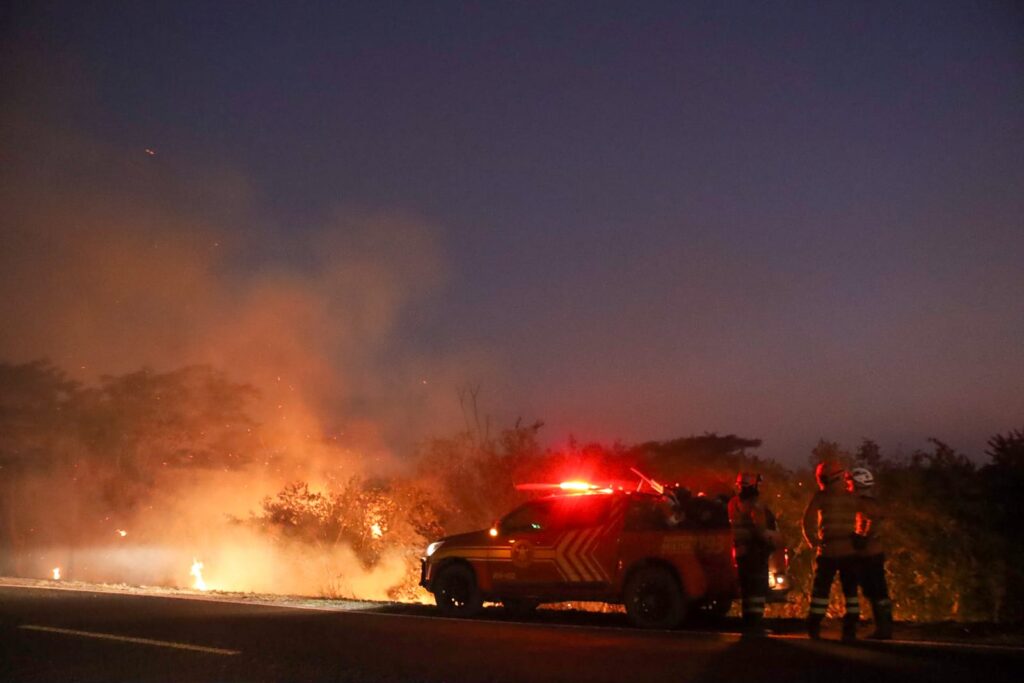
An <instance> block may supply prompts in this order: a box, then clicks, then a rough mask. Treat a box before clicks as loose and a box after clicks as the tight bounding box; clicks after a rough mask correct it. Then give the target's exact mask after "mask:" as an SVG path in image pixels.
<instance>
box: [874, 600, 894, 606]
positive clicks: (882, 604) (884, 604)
mask: <svg viewBox="0 0 1024 683" xmlns="http://www.w3.org/2000/svg"><path fill="white" fill-rule="evenodd" d="M877 604H878V606H879V607H888V606H889V605H891V604H892V600H888V599H886V600H879V601H878V603H877Z"/></svg>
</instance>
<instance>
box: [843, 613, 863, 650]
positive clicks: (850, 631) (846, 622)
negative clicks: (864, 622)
mask: <svg viewBox="0 0 1024 683" xmlns="http://www.w3.org/2000/svg"><path fill="white" fill-rule="evenodd" d="M858 621H860V618H859V616H858V615H856V614H844V615H843V642H844V643H853V642H855V641H856V640H857V622H858Z"/></svg>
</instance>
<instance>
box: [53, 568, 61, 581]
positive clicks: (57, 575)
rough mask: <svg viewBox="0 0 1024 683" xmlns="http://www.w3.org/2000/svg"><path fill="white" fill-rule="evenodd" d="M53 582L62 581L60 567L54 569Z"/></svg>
mask: <svg viewBox="0 0 1024 683" xmlns="http://www.w3.org/2000/svg"><path fill="white" fill-rule="evenodd" d="M53 580H54V581H60V567H54V568H53Z"/></svg>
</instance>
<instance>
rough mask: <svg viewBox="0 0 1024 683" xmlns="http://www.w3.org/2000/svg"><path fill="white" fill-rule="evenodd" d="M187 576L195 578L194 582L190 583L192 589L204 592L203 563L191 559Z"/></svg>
mask: <svg viewBox="0 0 1024 683" xmlns="http://www.w3.org/2000/svg"><path fill="white" fill-rule="evenodd" d="M189 574H191V575H192V576H194V577H195V581H193V582H192V587H193V588H195V589H196V590H200V591H204V590H206V582H205V581H203V563H202V562H200V561H199V560H197V559H196V558H194V557H193V558H192V569H191V571H189Z"/></svg>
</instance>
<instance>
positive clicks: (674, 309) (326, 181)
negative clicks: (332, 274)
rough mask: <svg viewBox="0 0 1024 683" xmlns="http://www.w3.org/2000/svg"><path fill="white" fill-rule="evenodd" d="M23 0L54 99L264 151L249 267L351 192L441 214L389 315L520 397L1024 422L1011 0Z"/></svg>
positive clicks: (1020, 112) (688, 409)
mask: <svg viewBox="0 0 1024 683" xmlns="http://www.w3.org/2000/svg"><path fill="white" fill-rule="evenodd" d="M9 16H10V19H11V21H9V22H8V26H9V29H10V30H9V32H8V35H9V36H10V37H11V38H12V40H11V41H10V44H16V45H18V46H20V47H19V49H22V48H23V47H24V46H29V47H30V48H31V49H33V50H35V51H37V52H39V53H42V54H45V55H54V56H56V57H59V59H60V60H61V63H63V64H73V65H74V68H75V69H76V70H77V72H78V73H79V74H80V76H81V80H82V81H83V82H87V83H88V84H89V85H88V88H86V90H87V91H88V93H89V94H88V96H87V97H86V99H87V100H88V103H87V104H86V105H82V106H79V105H77V104H76V105H74V106H71V107H69V109H68V110H67V111H63V110H62V109H61V108H60V107H53V106H52V102H51V106H50V108H49V110H48V113H47V116H50V117H52V118H53V119H54V120H55V121H57V122H59V123H60V125H63V126H65V127H68V128H74V129H75V130H76V131H77V132H79V133H80V134H82V135H86V136H89V137H90V138H92V139H96V140H100V141H103V142H109V143H110V144H116V145H120V146H123V147H125V148H132V149H142V148H147V147H149V148H156V149H158V150H159V153H160V156H161V158H162V159H168V160H167V162H166V163H167V164H169V165H174V164H179V165H180V167H181V168H184V167H188V166H193V167H200V168H211V167H217V168H220V167H223V168H230V169H233V171H235V172H237V173H239V174H240V175H243V176H244V177H245V179H246V183H247V187H248V188H250V190H249V191H250V193H251V196H250V199H249V201H251V202H252V203H253V205H254V207H255V209H254V210H253V211H251V212H247V213H246V219H245V224H244V225H237V226H234V227H233V228H232V229H233V230H236V231H240V232H243V233H244V232H245V231H251V232H252V235H253V244H251V245H250V246H249V247H248V249H247V250H246V251H245V253H244V255H240V256H238V258H237V263H236V267H238V268H241V269H246V268H252V269H256V268H265V267H268V264H269V265H272V264H273V263H274V261H275V260H282V261H289V260H291V261H297V262H299V263H300V264H301V260H302V256H301V255H297V254H296V253H293V252H292V250H291V249H290V248H289V244H290V243H291V242H292V241H295V240H299V241H301V238H302V235H303V234H304V233H306V232H314V231H317V230H319V229H320V226H322V225H323V222H324V221H325V219H326V217H328V216H330V215H331V214H332V212H334V211H337V210H338V207H350V208H351V207H356V208H359V209H368V210H381V209H383V210H388V211H392V210H400V211H403V212H407V213H409V214H410V215H416V216H419V217H421V218H422V219H423V220H425V221H427V222H429V223H430V224H432V225H434V226H436V229H437V231H438V234H439V237H438V239H439V242H440V249H441V251H442V253H443V255H444V261H445V263H446V267H447V272H448V277H447V280H446V283H445V285H444V286H443V288H442V289H441V290H440V291H438V292H436V293H435V294H434V295H432V296H431V297H429V299H428V300H426V301H423V302H421V303H420V304H419V307H418V308H417V309H416V310H415V311H412V312H410V313H408V314H407V315H406V316H405V317H404V318H403V321H404V322H403V324H402V327H401V329H400V334H398V336H397V340H396V341H395V342H394V343H395V345H396V346H400V347H402V348H403V349H404V351H405V352H413V353H420V354H423V355H427V356H429V355H430V354H435V353H438V354H456V353H460V352H463V351H466V352H472V353H475V354H482V355H483V356H486V357H487V358H488V362H487V364H486V367H487V370H486V371H481V373H482V374H481V376H479V377H477V378H476V379H478V380H479V381H481V382H482V383H483V385H484V387H485V389H484V391H485V395H488V403H489V409H490V410H491V411H492V412H494V413H495V414H496V415H498V416H499V418H502V419H507V418H514V417H515V416H517V415H523V416H524V417H527V418H533V417H534V416H536V417H539V418H541V419H544V420H546V421H547V423H548V425H549V428H548V436H549V438H553V439H560V438H563V437H564V436H565V435H566V434H568V433H570V432H573V433H575V434H576V435H577V436H579V437H580V438H584V439H587V438H598V439H613V438H623V439H625V440H641V439H656V438H670V437H674V436H680V435H686V434H689V433H695V432H696V433H699V432H702V431H705V430H708V431H711V430H717V431H736V432H739V433H742V434H744V435H750V436H761V437H764V438H765V439H766V444H765V449H764V450H765V454H767V455H770V456H774V457H777V458H780V459H782V460H784V461H789V462H796V461H802V460H803V459H804V456H805V454H806V452H807V451H808V450H809V449H810V447H811V446H812V445H813V443H814V442H815V441H816V440H817V438H818V437H819V436H829V437H832V438H836V439H841V440H844V441H847V442H849V443H853V442H855V441H856V440H857V439H859V438H860V437H862V436H872V437H874V438H876V439H879V440H880V441H882V442H883V444H885V445H887V446H889V447H896V446H897V445H902V447H903V448H905V449H910V448H913V447H916V446H919V445H922V444H923V440H924V439H925V438H926V437H928V436H939V437H941V438H944V439H946V440H949V441H951V442H952V443H953V444H954V445H956V446H958V447H960V448H962V449H964V450H967V451H969V452H972V453H980V451H981V450H983V446H984V441H985V439H986V438H987V437H988V436H990V435H991V434H992V433H994V432H995V431H1005V430H1008V429H1010V428H1019V427H1021V426H1024V351H1022V348H1024V345H1022V341H1024V161H1022V160H1024V13H1022V11H1021V9H1020V5H1019V4H1015V3H1010V2H1006V3H998V2H991V3H989V2H980V3H947V2H922V3H852V2H851V3H832V2H814V3H806V4H802V3H741V2H726V3H722V2H710V3H679V2H641V3H632V2H621V3H611V2H581V3H562V2H557V3H549V2H543V3H542V2H537V3H533V2H517V3H504V2H479V3H469V2H466V3H444V2H438V3H425V2H410V3H383V2H381V3H365V4H364V3H341V2H338V3H335V2H324V3H255V2H253V3H237V4H236V3H227V2H225V3H219V2H218V3H210V2H172V3H148V2H147V3H139V2H130V3H109V4H105V5H104V6H103V7H95V6H93V5H92V4H91V3H90V4H86V3H30V4H28V5H26V8H23V9H15V10H13V11H12V12H11V14H10V15H9ZM254 216H258V219H254V218H253V217H254ZM225 220H226V221H229V222H230V220H232V219H225ZM254 220H255V221H256V222H258V223H259V225H254V224H253V222H254ZM257 236H258V238H257Z"/></svg>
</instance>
